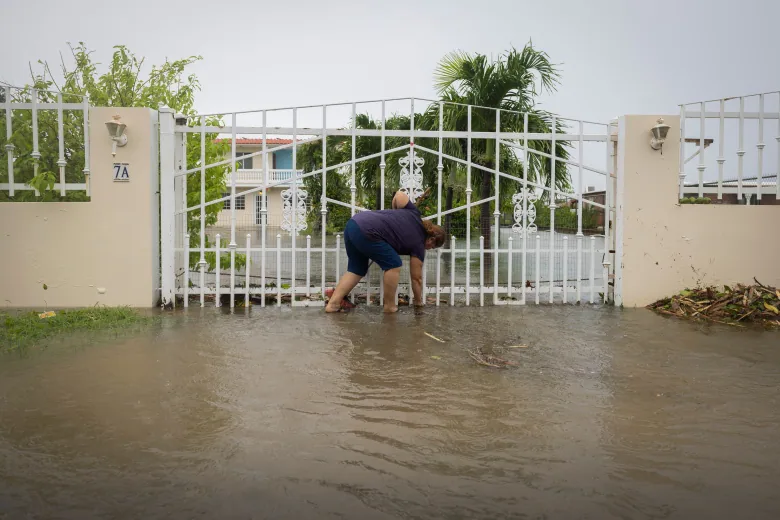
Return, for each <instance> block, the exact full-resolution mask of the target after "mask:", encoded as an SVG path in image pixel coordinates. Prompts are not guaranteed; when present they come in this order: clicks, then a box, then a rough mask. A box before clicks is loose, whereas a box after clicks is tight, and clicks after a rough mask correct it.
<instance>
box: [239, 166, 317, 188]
mask: <svg viewBox="0 0 780 520" xmlns="http://www.w3.org/2000/svg"><path fill="white" fill-rule="evenodd" d="M302 173H303V170H298V175H301V174H302ZM294 176H295V170H277V169H269V170H268V182H278V181H287V180H290V179H292V178H293V177H294ZM225 181H226V182H227V184H228V186H230V173H228V174H227V175H226V177H225ZM262 184H263V170H236V186H262ZM289 185H290V184H289V183H284V184H282V185H281V186H289ZM301 185H303V181H302V180H298V186H301Z"/></svg>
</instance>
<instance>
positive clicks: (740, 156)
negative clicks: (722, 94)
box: [681, 97, 780, 202]
mask: <svg viewBox="0 0 780 520" xmlns="http://www.w3.org/2000/svg"><path fill="white" fill-rule="evenodd" d="M744 156H745V98H743V97H741V98H739V148H737V202H739V201H740V200H742V165H743V158H744ZM778 173H780V172H778ZM681 198H682V197H681Z"/></svg>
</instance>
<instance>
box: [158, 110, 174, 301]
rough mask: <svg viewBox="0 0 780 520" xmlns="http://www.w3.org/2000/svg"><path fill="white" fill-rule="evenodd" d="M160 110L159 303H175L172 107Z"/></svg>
mask: <svg viewBox="0 0 780 520" xmlns="http://www.w3.org/2000/svg"><path fill="white" fill-rule="evenodd" d="M159 114H160V257H161V258H160V260H161V269H162V274H161V282H162V294H161V301H162V305H163V306H165V307H167V306H171V307H173V306H175V298H174V284H175V281H176V277H175V272H174V270H175V265H174V250H175V242H174V234H175V222H174V218H175V216H174V213H175V211H174V208H175V200H174V197H175V194H174V174H175V167H174V159H173V154H174V139H173V110H171V109H170V108H168V107H166V106H161V107H160V110H159Z"/></svg>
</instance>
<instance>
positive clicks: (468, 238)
mask: <svg viewBox="0 0 780 520" xmlns="http://www.w3.org/2000/svg"><path fill="white" fill-rule="evenodd" d="M467 119H468V123H467V125H468V126H467V137H466V306H467V307H468V306H469V305H470V304H471V105H469V106H468V116H467Z"/></svg>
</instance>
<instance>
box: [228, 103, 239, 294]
mask: <svg viewBox="0 0 780 520" xmlns="http://www.w3.org/2000/svg"><path fill="white" fill-rule="evenodd" d="M231 122H232V126H233V128H232V137H231V139H230V145H231V146H230V244H229V245H228V247H229V248H230V308H231V309H232V308H233V307H235V305H236V302H235V297H236V247H237V244H236V113H235V112H233V117H232V118H231Z"/></svg>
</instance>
